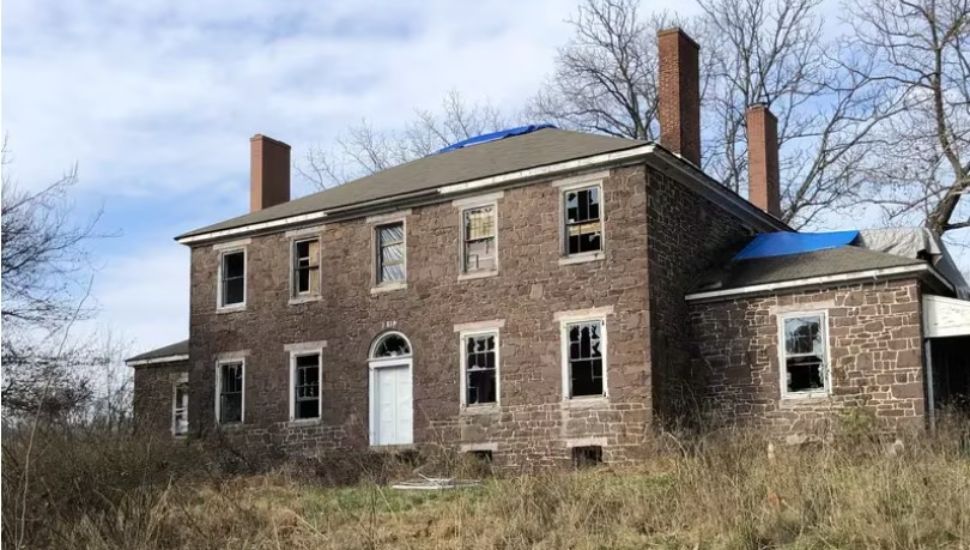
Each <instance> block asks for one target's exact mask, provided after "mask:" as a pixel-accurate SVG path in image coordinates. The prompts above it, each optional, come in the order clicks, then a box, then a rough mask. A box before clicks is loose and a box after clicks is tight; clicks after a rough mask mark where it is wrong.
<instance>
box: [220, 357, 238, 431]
mask: <svg viewBox="0 0 970 550" xmlns="http://www.w3.org/2000/svg"><path fill="white" fill-rule="evenodd" d="M216 374H217V376H216V385H217V386H216V387H217V389H218V396H217V401H216V403H217V405H218V409H217V410H216V413H217V416H218V421H219V423H220V424H236V423H240V422H242V420H243V384H244V378H243V377H244V363H243V362H242V361H226V362H223V363H219V365H218V369H217V371H216Z"/></svg>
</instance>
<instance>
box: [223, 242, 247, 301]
mask: <svg viewBox="0 0 970 550" xmlns="http://www.w3.org/2000/svg"><path fill="white" fill-rule="evenodd" d="M220 272H221V274H220V286H221V287H222V288H221V291H220V295H219V300H220V302H219V305H220V306H221V307H227V306H235V305H243V304H245V303H246V252H245V251H244V250H236V251H233V252H225V253H223V254H222V265H221V267H220Z"/></svg>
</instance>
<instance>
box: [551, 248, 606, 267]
mask: <svg viewBox="0 0 970 550" xmlns="http://www.w3.org/2000/svg"><path fill="white" fill-rule="evenodd" d="M605 258H606V255H605V254H603V251H602V250H600V251H598V252H585V253H583V254H573V255H571V256H564V257H562V258H559V265H574V264H585V263H587V262H598V261H602V260H604V259H605Z"/></svg>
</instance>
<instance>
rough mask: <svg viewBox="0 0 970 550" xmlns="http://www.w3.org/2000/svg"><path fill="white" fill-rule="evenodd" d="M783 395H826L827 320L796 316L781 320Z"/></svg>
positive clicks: (817, 316) (814, 315) (815, 315)
mask: <svg viewBox="0 0 970 550" xmlns="http://www.w3.org/2000/svg"><path fill="white" fill-rule="evenodd" d="M781 338H782V339H783V340H784V346H783V347H782V349H781V355H782V357H781V359H782V361H781V364H782V365H783V368H784V373H783V376H782V377H781V378H782V380H781V382H782V395H783V396H788V397H795V396H812V395H824V394H827V393H828V372H827V371H828V368H827V367H828V366H827V364H826V357H827V353H826V345H827V344H826V340H827V335H826V316H825V314H824V313H809V314H804V313H798V314H789V315H785V316H783V317H781Z"/></svg>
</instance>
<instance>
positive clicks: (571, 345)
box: [564, 320, 606, 397]
mask: <svg viewBox="0 0 970 550" xmlns="http://www.w3.org/2000/svg"><path fill="white" fill-rule="evenodd" d="M603 325H604V323H603V321H602V320H594V321H580V322H571V323H566V324H565V326H564V332H565V335H564V336H565V338H566V342H565V344H566V345H565V348H566V349H565V353H566V365H565V367H566V369H568V371H567V381H568V383H569V394H568V396H569V397H587V396H597V395H606V387H605V385H604V377H603V356H604V354H605V334H604V333H603V330H604V326H603Z"/></svg>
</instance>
